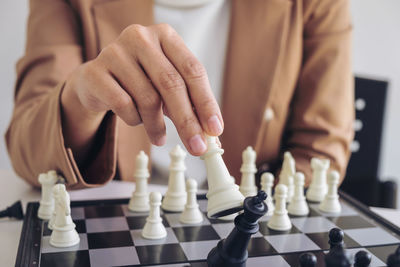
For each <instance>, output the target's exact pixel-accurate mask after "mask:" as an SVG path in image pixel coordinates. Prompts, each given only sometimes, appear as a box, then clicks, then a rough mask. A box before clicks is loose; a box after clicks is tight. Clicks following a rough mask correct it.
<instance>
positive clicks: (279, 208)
mask: <svg viewBox="0 0 400 267" xmlns="http://www.w3.org/2000/svg"><path fill="white" fill-rule="evenodd" d="M287 191H288V190H287V186H286V185H284V184H278V185H277V186H276V187H275V210H274V214H273V215H272V216H271V218H270V220H269V221H268V223H267V226H268V227H269V228H270V229H272V230H276V231H287V230H290V229H291V228H292V222H291V221H290V218H289V216H288V212H287V210H286V198H287Z"/></svg>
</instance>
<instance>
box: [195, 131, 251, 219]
mask: <svg viewBox="0 0 400 267" xmlns="http://www.w3.org/2000/svg"><path fill="white" fill-rule="evenodd" d="M207 147H208V148H207V152H206V153H204V154H203V155H202V156H201V158H202V159H203V160H204V162H205V165H206V170H207V181H208V193H207V199H208V204H207V216H208V217H211V218H212V217H219V216H224V215H228V214H225V213H224V212H226V211H229V212H231V213H234V212H236V211H239V210H240V209H241V207H242V206H243V200H244V196H243V195H242V193H240V191H239V186H237V185H236V184H235V183H234V182H233V181H232V178H231V175H230V174H229V171H228V169H227V168H226V165H225V162H224V160H223V159H222V156H221V155H222V154H223V153H224V150H223V149H221V148H220V147H219V146H218V145H217V142H216V137H212V136H207ZM221 213H222V214H221Z"/></svg>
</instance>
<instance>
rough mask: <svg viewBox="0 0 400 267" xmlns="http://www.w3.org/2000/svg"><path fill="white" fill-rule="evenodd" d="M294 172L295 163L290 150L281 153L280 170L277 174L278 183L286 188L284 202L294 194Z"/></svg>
mask: <svg viewBox="0 0 400 267" xmlns="http://www.w3.org/2000/svg"><path fill="white" fill-rule="evenodd" d="M295 173H296V163H295V161H294V158H293V156H292V154H291V153H290V152H285V153H284V154H283V164H282V170H281V172H280V174H279V183H280V184H284V185H286V186H287V188H288V196H287V199H286V202H290V201H291V199H292V197H293V194H294V184H293V177H294V174H295Z"/></svg>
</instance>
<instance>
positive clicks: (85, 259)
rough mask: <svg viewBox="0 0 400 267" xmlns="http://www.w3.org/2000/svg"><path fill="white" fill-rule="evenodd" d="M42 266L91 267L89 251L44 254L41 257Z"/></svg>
mask: <svg viewBox="0 0 400 267" xmlns="http://www.w3.org/2000/svg"><path fill="white" fill-rule="evenodd" d="M40 266H42V267H57V266H74V267H87V266H90V259H89V251H88V250H77V251H65V252H54V253H43V254H42V255H41V260H40Z"/></svg>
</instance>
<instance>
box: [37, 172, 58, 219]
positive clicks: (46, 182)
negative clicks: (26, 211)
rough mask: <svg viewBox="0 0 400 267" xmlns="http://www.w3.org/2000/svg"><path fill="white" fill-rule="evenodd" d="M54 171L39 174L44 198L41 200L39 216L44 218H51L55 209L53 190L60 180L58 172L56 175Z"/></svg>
mask: <svg viewBox="0 0 400 267" xmlns="http://www.w3.org/2000/svg"><path fill="white" fill-rule="evenodd" d="M54 173H55V171H54ZM54 173H53V172H48V173H41V174H40V175H39V183H40V184H41V185H42V199H41V200H40V206H39V210H38V217H39V218H40V219H42V220H49V219H50V218H51V215H52V214H53V211H54V199H53V195H52V192H51V190H52V188H53V186H54V185H55V184H56V183H57V180H58V178H57V173H55V175H54Z"/></svg>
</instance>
